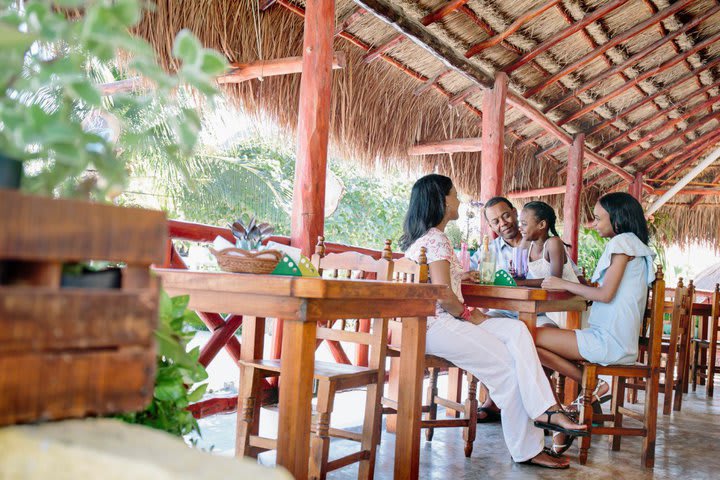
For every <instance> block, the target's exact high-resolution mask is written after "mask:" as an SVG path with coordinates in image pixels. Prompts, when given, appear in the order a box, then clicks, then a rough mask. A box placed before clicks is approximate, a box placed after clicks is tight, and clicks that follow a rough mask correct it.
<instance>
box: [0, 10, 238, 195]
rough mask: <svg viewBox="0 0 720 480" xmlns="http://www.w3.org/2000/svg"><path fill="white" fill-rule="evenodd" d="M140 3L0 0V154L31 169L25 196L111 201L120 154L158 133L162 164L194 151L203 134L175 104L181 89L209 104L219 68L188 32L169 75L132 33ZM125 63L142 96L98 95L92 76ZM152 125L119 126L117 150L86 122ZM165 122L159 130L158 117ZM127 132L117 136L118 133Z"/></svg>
mask: <svg viewBox="0 0 720 480" xmlns="http://www.w3.org/2000/svg"><path fill="white" fill-rule="evenodd" d="M143 5H144V2H141V1H140V0H25V1H17V0H0V64H2V66H3V67H2V69H0V153H3V154H4V155H6V156H8V157H11V158H15V159H18V160H22V161H25V162H30V163H28V164H27V165H28V166H27V168H26V172H27V173H29V176H28V177H27V178H26V180H25V183H24V188H27V189H30V190H33V191H40V192H44V193H47V194H50V193H57V188H58V187H59V186H61V185H62V187H63V188H62V193H65V194H81V193H84V194H88V193H92V194H94V195H95V196H97V197H98V198H106V197H112V196H115V195H117V194H118V193H119V192H120V191H122V189H123V187H124V185H125V181H126V171H125V165H124V163H123V159H122V158H121V155H118V152H122V151H125V150H128V149H131V148H130V147H132V146H133V145H135V144H138V143H141V142H142V141H143V140H144V139H147V138H149V137H152V134H153V133H154V132H157V130H158V129H164V130H165V132H164V133H165V134H166V135H167V136H168V138H169V141H168V142H167V143H165V144H162V148H163V150H164V153H165V154H166V155H167V156H168V157H173V158H179V159H181V158H184V157H186V156H188V155H189V154H191V153H192V151H193V148H194V147H195V143H196V140H197V136H198V132H199V130H200V120H199V117H198V115H197V113H196V111H195V109H194V108H189V107H186V106H182V105H180V104H178V103H176V102H175V101H174V100H172V99H173V98H174V95H172V93H173V92H175V91H177V90H180V91H182V90H183V89H184V88H185V87H189V88H192V89H194V90H195V91H199V92H200V93H201V96H202V95H207V96H208V97H212V96H213V95H214V94H215V93H216V92H217V90H216V86H215V82H214V76H216V75H217V74H219V73H222V72H223V71H224V70H225V68H226V60H225V58H224V57H222V56H221V55H219V54H218V53H217V52H214V51H211V50H208V49H204V48H202V47H201V45H200V43H199V42H198V40H197V39H196V38H195V37H194V36H193V35H192V34H191V33H190V32H188V31H185V30H184V31H181V32H180V33H179V34H178V36H177V37H176V39H175V43H174V48H173V55H174V56H175V59H176V60H177V61H178V63H180V64H181V67H180V68H179V69H178V71H177V73H176V74H175V75H170V74H168V73H166V72H165V71H164V70H163V69H162V68H161V67H160V66H159V65H158V64H157V62H156V58H155V54H154V51H153V50H152V48H151V46H150V45H149V44H148V43H147V42H146V41H145V40H142V39H140V38H139V37H137V36H135V35H133V34H132V33H131V32H132V28H133V27H134V26H135V25H137V24H138V22H139V21H140V19H141V17H142V14H143ZM120 63H123V64H125V65H126V69H125V71H126V73H127V74H128V75H131V76H132V78H141V79H142V82H143V83H146V84H148V85H149V91H148V90H146V92H145V93H144V94H143V93H140V92H129V93H127V92H126V93H118V94H115V95H113V96H112V98H109V97H105V98H104V97H103V94H102V92H101V91H100V89H99V88H98V85H97V83H96V82H94V81H93V78H94V77H93V76H94V74H93V72H94V71H97V70H98V69H102V68H105V69H107V68H112V67H115V66H117V65H119V64H120ZM111 107H112V109H115V110H118V109H119V110H125V111H127V112H134V114H135V116H139V117H143V118H147V119H149V121H146V122H138V123H135V124H131V125H121V126H120V127H121V130H122V134H121V135H120V136H119V138H118V140H117V143H115V144H113V142H112V141H111V140H110V139H109V138H106V136H104V135H101V134H100V133H94V132H91V131H89V129H88V128H87V124H85V125H84V124H83V121H84V120H85V119H86V118H88V117H89V116H90V115H91V114H106V115H107V114H109V110H111ZM159 117H162V119H163V121H162V122H160V123H158V122H157V121H155V120H156V119H157V118H159ZM123 127H124V128H123Z"/></svg>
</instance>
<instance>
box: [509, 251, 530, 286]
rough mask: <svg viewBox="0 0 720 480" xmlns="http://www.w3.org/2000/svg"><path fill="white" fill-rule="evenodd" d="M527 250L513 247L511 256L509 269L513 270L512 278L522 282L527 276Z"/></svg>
mask: <svg viewBox="0 0 720 480" xmlns="http://www.w3.org/2000/svg"><path fill="white" fill-rule="evenodd" d="M529 253H530V252H529V250H528V249H527V248H522V247H513V256H512V264H511V267H512V268H513V269H514V270H515V272H514V273H515V275H514V278H516V279H517V280H524V279H525V276H526V275H527V268H528V267H527V264H528V254H529Z"/></svg>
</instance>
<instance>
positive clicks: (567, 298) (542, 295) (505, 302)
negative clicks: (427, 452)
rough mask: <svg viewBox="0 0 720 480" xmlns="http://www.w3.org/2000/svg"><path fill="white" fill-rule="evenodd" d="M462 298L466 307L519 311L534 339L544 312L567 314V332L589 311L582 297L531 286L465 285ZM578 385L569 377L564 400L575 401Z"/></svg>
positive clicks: (452, 389)
mask: <svg viewBox="0 0 720 480" xmlns="http://www.w3.org/2000/svg"><path fill="white" fill-rule="evenodd" d="M462 295H463V299H464V300H465V304H466V305H469V306H471V307H478V308H494V309H499V310H511V311H514V312H518V318H519V319H520V320H522V321H523V322H525V325H527V327H528V330H530V333H531V334H532V336H533V338H535V333H536V332H537V316H538V314H539V313H545V312H568V315H567V324H566V325H565V327H566V328H568V329H578V328H580V312H583V311H585V310H586V309H587V302H586V301H585V299H584V298H583V297H580V296H578V295H574V294H572V293H570V292H566V291H564V290H544V289H542V288H532V287H499V286H496V285H481V284H479V283H463V284H462ZM448 388H450V389H451V392H455V391H457V386H456V385H449V386H448ZM576 390H577V384H576V382H575V381H573V380H570V379H569V378H568V379H566V380H565V388H564V391H565V398H564V399H563V401H565V402H572V401H573V400H575V393H574V392H575V391H576Z"/></svg>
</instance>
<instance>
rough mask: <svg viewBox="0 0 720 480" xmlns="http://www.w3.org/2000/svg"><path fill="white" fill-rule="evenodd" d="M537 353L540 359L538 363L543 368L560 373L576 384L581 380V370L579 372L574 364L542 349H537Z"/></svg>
mask: <svg viewBox="0 0 720 480" xmlns="http://www.w3.org/2000/svg"><path fill="white" fill-rule="evenodd" d="M537 353H538V357H540V363H542V364H543V366H545V367H547V368H550V369H552V370H555V371H557V372H560V373H561V374H563V375H565V376H566V377H570V378H572V379H573V380H575V381H576V382H579V381H581V380H582V370H580V368H579V367H578V366H577V364H575V363H574V362H572V361H570V360H568V359H566V358H563V357H561V356H560V355H558V354H557V353H554V352H551V351H550V350H546V349H544V348H542V347H537Z"/></svg>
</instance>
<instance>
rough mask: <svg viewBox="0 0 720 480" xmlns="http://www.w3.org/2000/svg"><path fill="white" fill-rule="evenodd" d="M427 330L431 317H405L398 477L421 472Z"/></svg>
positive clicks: (398, 433) (396, 471)
mask: <svg viewBox="0 0 720 480" xmlns="http://www.w3.org/2000/svg"><path fill="white" fill-rule="evenodd" d="M426 331H427V318H425V317H418V318H406V319H403V322H402V342H403V346H402V348H401V349H400V391H399V392H398V393H399V395H398V397H399V398H398V415H397V435H396V437H395V471H394V478H402V479H406V478H418V475H419V470H420V420H421V415H422V382H423V363H424V358H425V333H426Z"/></svg>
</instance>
